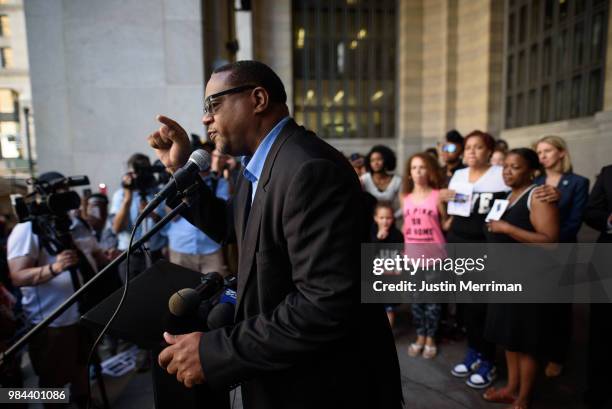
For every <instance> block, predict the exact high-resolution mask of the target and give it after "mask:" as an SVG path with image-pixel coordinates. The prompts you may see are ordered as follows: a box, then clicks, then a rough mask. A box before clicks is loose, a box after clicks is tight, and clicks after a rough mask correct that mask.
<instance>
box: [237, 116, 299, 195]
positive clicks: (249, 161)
mask: <svg viewBox="0 0 612 409" xmlns="http://www.w3.org/2000/svg"><path fill="white" fill-rule="evenodd" d="M289 119H290V117H288V116H286V117H285V118H283V119H281V120H280V121H279V122H278V123H277V124H276V125H274V128H272V130H271V131H270V132H268V134H267V135H266V137H265V138H263V140H262V141H261V143H260V144H259V146H258V147H257V149H256V150H255V153H254V154H253V156H251V157H249V156H243V157H242V160H241V162H242V163H243V164H244V166H245V168H244V177H245V178H247V180H249V181H250V182H251V184H252V185H253V190H252V193H251V203H253V199H254V198H255V192H257V183H258V181H259V178H260V177H261V172H262V171H263V167H264V163H265V162H266V158H267V157H268V153H269V152H270V149H271V148H272V145H273V144H274V141H275V140H276V138H277V137H278V135H279V134H280V133H281V131H282V130H283V127H284V126H285V124H286V123H287V121H289Z"/></svg>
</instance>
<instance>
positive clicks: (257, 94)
mask: <svg viewBox="0 0 612 409" xmlns="http://www.w3.org/2000/svg"><path fill="white" fill-rule="evenodd" d="M251 97H252V98H253V99H254V101H255V112H256V113H261V112H264V111H265V110H266V109H268V104H269V102H270V96H269V95H268V91H266V89H265V88H263V87H257V88H255V89H254V90H253V92H252V93H251Z"/></svg>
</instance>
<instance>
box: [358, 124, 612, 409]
mask: <svg viewBox="0 0 612 409" xmlns="http://www.w3.org/2000/svg"><path fill="white" fill-rule="evenodd" d="M349 160H350V161H351V164H352V165H353V168H354V169H355V171H356V172H357V174H358V175H359V177H360V179H361V181H362V187H363V189H364V192H367V194H370V195H372V196H373V198H374V200H376V201H375V202H374V203H376V204H375V205H374V208H375V211H374V213H373V214H374V216H373V229H372V235H371V241H372V242H374V243H381V242H384V243H405V244H406V245H405V250H404V251H406V252H407V253H410V254H412V253H415V254H417V255H420V254H421V253H422V250H423V249H427V251H429V252H433V253H437V254H428V256H430V257H431V256H434V257H435V256H437V257H444V254H445V253H444V243H576V242H577V241H578V231H579V230H580V228H581V226H582V224H583V223H586V224H587V225H589V226H591V227H592V228H594V229H596V230H598V231H599V232H600V233H601V234H600V236H599V242H610V241H611V240H612V234H611V232H612V230H611V227H612V202H611V201H610V192H611V191H612V183H611V182H612V181H611V178H610V174H611V169H612V166H608V167H604V168H603V169H602V170H601V173H600V174H599V175H598V176H597V182H596V184H595V187H594V188H593V190H592V191H591V193H590V195H589V179H587V178H586V177H584V176H581V175H578V174H575V173H574V172H573V168H572V161H571V156H570V152H569V149H568V147H567V144H566V142H565V141H564V140H563V139H562V138H561V137H559V136H554V135H548V136H544V137H542V138H540V139H538V140H537V141H534V143H533V145H532V146H531V147H521V148H515V149H509V148H508V144H507V143H506V142H505V141H503V140H495V139H494V138H493V137H492V136H491V135H489V134H487V133H486V132H482V131H478V130H475V131H473V132H471V133H469V134H468V135H466V136H465V137H463V136H462V135H461V134H460V133H459V132H457V131H456V130H452V131H450V132H448V133H447V134H446V138H445V141H444V143H440V144H439V145H438V146H436V147H435V148H429V149H426V150H425V151H424V152H421V153H416V154H414V155H412V156H411V157H410V158H409V159H408V160H407V161H406V164H405V168H404V174H403V180H402V178H400V176H398V175H396V174H394V173H393V171H394V169H395V166H396V157H395V155H394V153H393V152H392V150H391V149H390V148H388V147H386V146H375V147H373V148H372V149H371V151H370V152H369V153H368V154H367V155H366V156H365V157H364V156H362V155H359V154H357V153H355V154H352V155H350V156H349ZM466 184H467V185H469V186H470V187H471V191H472V192H473V193H472V195H471V203H470V207H469V214H462V215H459V214H453V215H450V214H449V212H448V211H447V210H448V204H449V202H453V201H454V200H456V198H457V197H458V195H459V192H458V190H459V189H461V188H462V186H465V185H466ZM496 199H506V200H508V203H509V205H508V207H507V209H506V210H505V212H504V213H503V215H502V217H501V218H500V219H499V220H491V221H488V222H487V221H485V217H486V216H487V214H488V213H489V211H490V210H491V206H492V205H493V203H494V201H495V200H496ZM457 200H458V199H457ZM398 226H401V231H400V230H398V228H397V227H398ZM423 244H426V245H425V246H421V248H419V245H423ZM435 244H437V245H438V246H435ZM449 307H450V306H449V305H446V304H444V305H443V304H422V303H413V304H412V305H411V315H412V320H413V322H414V326H415V328H416V339H415V340H414V341H413V342H411V343H410V345H409V347H408V351H407V353H408V355H409V356H411V357H417V356H421V355H422V357H423V358H426V359H432V358H434V357H435V356H436V354H437V353H438V347H437V344H436V340H437V339H438V338H439V337H440V334H439V331H438V330H439V326H440V321H441V317H442V316H443V315H445V316H446V315H448V314H449V311H451V310H452V311H455V319H456V322H458V323H459V326H460V327H461V329H463V330H464V331H465V335H466V339H467V349H466V353H465V358H464V360H463V361H462V362H459V363H457V364H456V365H455V366H454V367H452V368H450V373H451V374H452V375H453V376H455V377H457V378H464V379H465V383H466V384H467V386H469V387H471V388H475V389H479V390H483V391H484V393H483V395H482V396H483V398H484V399H485V400H487V401H490V402H498V403H506V404H510V405H511V406H510V408H515V409H523V408H527V407H529V405H530V404H531V401H532V398H533V395H534V387H535V383H536V375H537V373H538V368H539V367H542V368H543V371H544V373H545V375H546V376H547V377H550V378H554V377H557V376H559V375H560V374H561V373H562V371H563V366H564V364H565V361H566V359H567V355H568V350H569V348H570V341H571V339H572V320H573V315H572V307H573V306H572V304H484V303H469V304H467V303H466V304H458V305H456V306H454V307H456V308H454V309H451V308H449ZM604 310H606V307H605V304H604V305H602V304H593V305H592V306H591V312H590V313H591V320H590V344H589V363H588V390H587V391H586V393H585V401H586V402H587V403H588V404H589V405H591V406H590V407H604V405H605V404H606V403H605V402H606V394H605V392H604V390H605V388H603V389H602V385H604V384H605V383H606V382H608V383H609V382H610V375H609V373H608V371H607V369H605V368H607V365H610V364H612V354H611V353H610V351H609V348H605V347H603V341H602V339H603V338H605V337H604V335H603V334H604V333H605V331H606V330H609V328H610V326H609V324H607V323H606V322H604V320H603V319H602V318H601V314H603V312H602V311H604ZM387 311H388V318H389V322H390V324H391V325H392V326H393V325H394V323H395V321H396V318H397V317H396V316H397V305H389V306H387ZM607 311H608V312H610V309H609V308H608V309H607ZM498 347H501V348H503V349H504V351H505V361H506V362H505V365H503V366H504V367H505V368H506V371H507V373H506V374H505V376H504V378H506V379H507V381H506V384H505V385H504V386H502V387H501V388H493V387H492V386H491V385H492V384H493V382H494V381H495V380H496V378H497V377H498V375H499V374H498V371H497V367H498V366H500V367H501V365H498V364H496V350H497V348H498ZM540 364H543V365H540ZM608 404H609V402H608Z"/></svg>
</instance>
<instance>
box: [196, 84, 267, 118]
mask: <svg viewBox="0 0 612 409" xmlns="http://www.w3.org/2000/svg"><path fill="white" fill-rule="evenodd" d="M253 88H257V85H241V86H239V87H235V88H230V89H226V90H225V91H221V92H217V93H216V94H212V95H209V96H208V97H206V99H205V100H204V115H214V114H215V111H216V110H217V108H218V107H219V105H220V104H221V103H220V102H218V101H216V100H218V99H219V98H220V97H222V96H224V95H230V94H237V93H239V92H243V91H246V90H249V89H253Z"/></svg>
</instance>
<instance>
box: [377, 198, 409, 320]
mask: <svg viewBox="0 0 612 409" xmlns="http://www.w3.org/2000/svg"><path fill="white" fill-rule="evenodd" d="M370 241H371V242H372V243H387V244H390V243H403V242H404V236H403V235H402V232H400V231H399V230H398V228H397V227H395V217H394V216H393V205H392V204H391V202H384V201H381V202H378V203H377V204H376V207H375V208H374V223H373V224H372V230H371V233H370ZM395 308H396V305H395V304H389V305H387V306H386V310H387V318H389V324H390V325H391V328H393V324H394V323H395Z"/></svg>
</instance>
